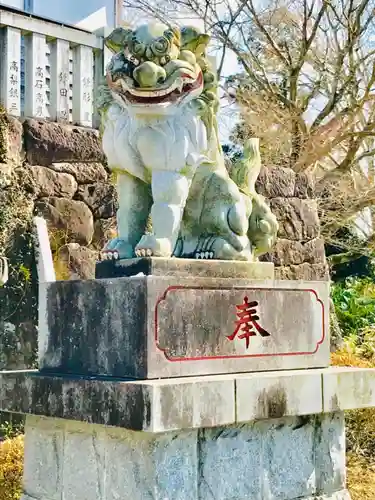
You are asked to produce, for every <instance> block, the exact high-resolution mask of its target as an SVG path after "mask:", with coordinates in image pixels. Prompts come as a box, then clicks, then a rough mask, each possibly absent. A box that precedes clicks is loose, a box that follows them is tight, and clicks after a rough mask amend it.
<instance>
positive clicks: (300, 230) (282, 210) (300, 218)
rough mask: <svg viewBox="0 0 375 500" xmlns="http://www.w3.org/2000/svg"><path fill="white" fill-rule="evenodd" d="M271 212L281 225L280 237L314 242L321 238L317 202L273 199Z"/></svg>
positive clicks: (297, 199)
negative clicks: (313, 240) (315, 239)
mask: <svg viewBox="0 0 375 500" xmlns="http://www.w3.org/2000/svg"><path fill="white" fill-rule="evenodd" d="M270 206H271V210H272V212H273V213H274V215H275V216H276V218H277V221H278V223H279V237H280V238H287V239H290V240H302V241H304V240H312V239H314V238H318V237H319V233H320V223H319V218H318V210H317V205H316V201H315V200H301V199H299V198H290V199H288V200H286V199H285V198H273V199H272V200H271V201H270Z"/></svg>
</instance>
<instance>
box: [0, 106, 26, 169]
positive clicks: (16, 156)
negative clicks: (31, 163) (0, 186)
mask: <svg viewBox="0 0 375 500" xmlns="http://www.w3.org/2000/svg"><path fill="white" fill-rule="evenodd" d="M21 155H22V124H21V122H20V121H19V120H18V119H17V118H15V117H13V116H9V115H5V114H0V163H8V162H12V163H19V161H20V159H21Z"/></svg>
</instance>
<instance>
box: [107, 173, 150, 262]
mask: <svg viewBox="0 0 375 500" xmlns="http://www.w3.org/2000/svg"><path fill="white" fill-rule="evenodd" d="M117 193H118V199H119V209H118V211H117V229H118V237H117V238H114V239H113V240H110V241H109V242H108V243H107V245H106V246H105V247H104V249H103V251H102V259H131V258H133V257H135V251H134V249H135V246H136V244H137V243H138V241H139V240H140V238H141V237H142V235H143V234H144V233H145V231H146V226H147V219H148V215H149V212H150V207H151V203H152V199H151V190H150V186H149V185H148V184H146V183H145V182H143V181H141V180H140V179H137V178H136V177H133V176H132V175H130V174H127V173H119V174H117Z"/></svg>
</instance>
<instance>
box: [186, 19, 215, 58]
mask: <svg viewBox="0 0 375 500" xmlns="http://www.w3.org/2000/svg"><path fill="white" fill-rule="evenodd" d="M210 39H211V37H210V35H207V34H206V33H201V32H200V30H199V29H198V28H195V27H194V26H183V27H182V28H181V41H182V44H181V45H182V48H183V49H187V50H191V51H192V52H194V53H195V55H198V56H199V55H202V54H203V53H204V52H205V50H206V47H207V45H208V43H209V41H210Z"/></svg>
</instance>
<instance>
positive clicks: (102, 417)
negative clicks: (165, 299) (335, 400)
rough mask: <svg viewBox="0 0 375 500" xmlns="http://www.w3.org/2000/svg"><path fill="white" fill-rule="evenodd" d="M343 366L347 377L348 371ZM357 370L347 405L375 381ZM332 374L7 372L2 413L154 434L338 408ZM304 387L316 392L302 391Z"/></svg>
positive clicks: (1, 375)
mask: <svg viewBox="0 0 375 500" xmlns="http://www.w3.org/2000/svg"><path fill="white" fill-rule="evenodd" d="M335 370H336V371H338V373H337V374H336V375H339V374H340V372H342V373H344V374H345V370H346V369H345V368H335ZM351 370H352V371H353V374H352V378H354V379H356V381H357V385H356V387H355V391H356V392H354V391H353V387H352V386H350V387H349V392H350V399H349V398H348V402H347V405H346V406H347V408H345V409H354V408H361V407H366V406H368V405H369V402H368V400H367V401H366V386H365V385H364V388H363V387H361V385H360V384H361V381H362V384H363V381H365V383H368V384H371V383H372V381H373V378H374V370H366V369H363V368H362V369H361V368H354V369H351ZM331 371H333V369H332V368H324V369H311V370H308V371H307V370H290V371H286V372H280V371H274V372H268V373H254V374H251V375H250V374H245V375H241V374H232V375H215V376H207V375H205V376H201V377H182V378H174V379H160V380H140V381H136V380H128V381H124V380H113V379H110V378H103V377H101V378H99V379H97V378H95V377H86V378H85V377H77V376H76V375H72V376H71V377H69V376H61V375H53V374H51V375H49V374H41V373H40V372H37V371H26V372H21V371H17V372H10V371H7V372H0V382H1V386H0V395H1V398H0V410H2V411H8V412H16V413H20V414H22V413H28V414H30V413H31V414H34V415H46V416H50V417H56V418H64V419H68V420H69V419H70V420H72V421H73V420H76V421H78V422H79V421H84V422H91V423H95V424H100V425H106V426H109V425H110V426H115V427H124V428H128V429H133V430H138V431H139V430H141V431H145V432H154V433H157V432H169V431H172V430H181V429H188V428H189V429H194V428H202V427H205V428H211V427H217V426H220V425H232V424H236V423H244V422H252V421H257V420H264V419H269V418H281V417H283V418H284V417H292V416H293V417H297V416H298V417H304V416H306V415H308V414H309V412H310V411H311V412H312V413H314V414H322V413H330V412H332V405H330V403H329V401H328V403H327V404H326V403H325V404H324V406H323V390H324V391H325V392H324V394H329V392H328V391H329V389H328V391H326V389H325V388H324V384H323V378H324V377H330V376H331V375H330V372H331ZM280 379H281V380H280ZM318 386H319V391H318V389H317V387H318ZM275 388H277V389H279V388H281V391H279V394H280V395H281V397H275V394H276V391H275ZM298 388H300V389H301V390H305V389H306V390H310V389H311V391H312V392H311V394H310V393H308V392H307V393H305V392H300V393H298V390H297V389H298ZM282 393H283V394H282ZM309 394H310V397H309ZM372 404H373V405H374V403H372ZM361 405H363V406H361ZM336 411H338V410H336ZM339 411H341V410H339Z"/></svg>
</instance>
